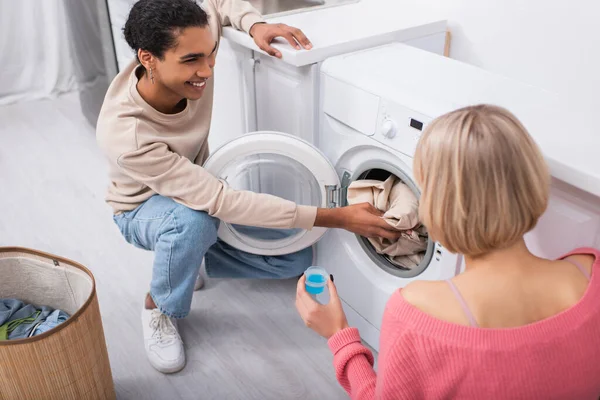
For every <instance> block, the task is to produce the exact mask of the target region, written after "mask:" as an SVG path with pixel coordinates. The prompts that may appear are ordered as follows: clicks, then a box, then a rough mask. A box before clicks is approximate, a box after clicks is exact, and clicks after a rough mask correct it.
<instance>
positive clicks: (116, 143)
mask: <svg viewBox="0 0 600 400" xmlns="http://www.w3.org/2000/svg"><path fill="white" fill-rule="evenodd" d="M203 7H204V9H202V8H200V6H198V4H196V2H194V1H193V0H140V1H138V2H137V3H135V5H134V6H133V8H132V10H131V12H130V14H129V17H128V20H127V23H126V24H125V29H124V33H125V39H126V40H127V43H128V44H129V45H130V46H131V48H132V49H133V50H134V51H135V52H136V55H137V59H136V60H135V61H134V62H132V63H131V64H130V65H129V66H128V67H127V68H126V69H125V70H123V71H121V73H119V75H117V77H116V78H115V79H114V81H113V82H112V84H111V86H110V88H109V90H108V93H107V94H106V98H105V100H104V104H103V106H102V111H101V113H100V117H99V119H98V126H97V138H98V143H99V145H100V147H101V148H102V150H103V152H104V153H105V154H106V157H107V159H108V162H109V174H110V181H111V183H110V187H109V189H108V195H107V202H108V203H109V204H110V205H111V206H112V208H113V211H114V220H115V222H116V224H117V226H118V227H119V229H120V231H121V233H122V234H123V236H124V237H125V239H126V240H127V241H128V242H129V243H131V244H133V245H135V246H137V247H140V248H143V249H146V250H151V251H154V267H153V271H152V281H151V283H150V292H149V293H148V295H147V296H146V300H145V304H144V308H143V310H142V324H143V325H142V326H143V332H144V342H145V348H146V353H147V355H148V358H149V360H150V363H151V364H152V366H154V367H155V368H156V369H157V370H159V371H161V372H164V373H170V372H176V371H179V370H181V369H182V368H183V367H184V365H185V354H184V348H183V344H182V342H181V337H180V335H179V333H178V330H177V323H176V318H183V317H185V316H186V315H187V314H188V313H189V311H190V305H191V303H192V294H193V290H194V288H195V287H199V286H201V280H200V279H199V275H198V272H199V270H200V268H201V265H202V264H203V263H205V265H206V271H207V273H208V274H209V275H210V276H218V277H234V278H290V277H294V276H299V275H301V274H302V272H303V271H304V270H305V269H306V268H307V267H308V266H309V265H310V263H311V261H312V250H311V249H310V248H308V249H305V250H302V251H300V252H298V253H295V254H289V255H285V256H280V257H261V256H257V255H254V254H248V253H244V252H242V251H239V250H237V249H234V248H232V247H230V246H228V245H227V244H225V243H223V242H221V241H220V240H218V239H217V229H218V226H219V222H220V221H221V220H222V221H225V222H229V223H235V224H240V225H248V226H256V227H263V228H282V229H286V228H304V229H311V228H312V227H313V226H323V227H333V228H344V229H348V230H350V231H352V232H356V233H358V234H361V235H365V236H384V237H388V238H390V239H393V238H397V237H398V233H397V232H393V228H391V226H390V225H388V224H387V223H386V222H385V221H384V220H383V219H382V218H380V215H381V213H380V212H379V211H377V210H376V209H374V208H373V207H370V206H368V205H357V206H350V207H344V208H339V209H331V210H329V209H317V208H315V207H307V206H300V205H296V204H295V203H293V202H290V201H287V200H284V199H281V198H278V197H274V196H270V195H266V194H258V193H253V192H247V191H235V190H232V189H231V188H229V187H227V186H226V185H224V184H223V182H221V181H219V180H218V179H217V178H215V177H214V176H212V175H210V174H209V173H208V172H206V171H205V170H204V169H203V168H202V165H203V163H204V161H205V160H206V158H207V156H208V143H207V138H208V133H209V127H210V118H211V112H212V101H213V79H212V75H213V67H214V65H215V57H216V52H217V49H218V47H219V46H218V45H219V37H220V33H221V30H222V26H223V25H225V24H231V25H233V26H234V27H235V28H237V29H242V30H244V31H246V32H248V33H249V34H251V35H252V37H253V38H254V40H255V42H256V43H257V44H258V45H259V46H260V47H261V48H263V49H264V50H265V51H267V52H268V53H269V54H272V55H274V56H280V54H278V52H277V51H276V50H275V49H273V48H272V47H271V46H270V43H271V41H272V40H273V38H275V37H277V36H283V37H285V38H286V39H287V40H288V42H290V44H292V45H293V46H294V47H296V48H298V47H299V45H298V43H299V44H300V45H302V46H303V47H305V48H307V49H308V48H310V47H311V45H310V43H309V41H308V39H307V38H306V37H305V36H304V35H303V34H302V32H301V31H299V30H298V29H296V28H292V27H289V26H285V25H270V24H265V23H263V21H262V19H261V17H260V15H258V13H257V12H256V10H255V9H254V8H252V7H251V6H250V5H249V3H247V2H245V1H242V0H206V1H205V3H204V4H203ZM231 79H235V77H231Z"/></svg>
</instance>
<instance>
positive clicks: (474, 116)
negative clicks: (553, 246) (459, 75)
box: [414, 105, 550, 256]
mask: <svg viewBox="0 0 600 400" xmlns="http://www.w3.org/2000/svg"><path fill="white" fill-rule="evenodd" d="M414 174H415V179H416V181H417V184H418V185H419V186H420V187H421V191H422V194H421V200H420V205H419V215H420V217H421V220H422V222H423V223H424V225H425V226H426V227H427V228H428V230H429V233H430V235H431V236H432V238H433V239H434V240H436V241H439V242H440V243H441V244H442V245H443V246H444V247H446V248H447V249H448V250H450V251H451V252H453V253H461V254H465V255H469V256H478V255H482V254H485V253H488V252H490V251H492V250H496V249H502V248H506V247H508V246H510V245H512V244H514V243H516V242H517V241H518V240H519V239H521V238H522V237H523V235H524V234H525V233H527V232H528V231H530V230H531V229H533V228H534V227H535V225H536V224H537V221H538V219H539V218H540V216H541V215H542V214H543V212H544V211H545V210H546V207H547V205H548V196H549V186H550V174H549V171H548V167H547V165H546V162H545V161H544V158H543V156H542V154H541V152H540V150H539V148H538V146H537V145H536V143H535V142H534V141H533V139H532V137H531V136H530V135H529V133H527V130H526V129H525V127H524V126H523V125H522V124H521V123H520V122H519V120H518V119H517V118H516V117H515V116H514V115H513V114H511V113H510V112H509V111H508V110H506V109H504V108H501V107H496V106H491V105H478V106H472V107H466V108H462V109H459V110H456V111H453V112H451V113H448V114H445V115H443V116H441V117H439V118H437V119H435V120H434V121H432V122H431V123H430V124H429V126H428V127H427V129H425V132H424V133H423V135H422V137H421V139H420V141H419V144H418V145H417V150H416V154H415V158H414Z"/></svg>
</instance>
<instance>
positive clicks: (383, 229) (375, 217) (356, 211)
mask: <svg viewBox="0 0 600 400" xmlns="http://www.w3.org/2000/svg"><path fill="white" fill-rule="evenodd" d="M382 216H383V213H382V212H381V211H379V210H378V209H376V208H375V207H373V206H372V205H371V204H369V203H361V204H354V205H351V206H347V207H341V208H319V209H318V210H317V219H316V220H315V226H322V227H325V228H341V229H345V230H347V231H350V232H354V233H356V234H358V235H360V236H364V237H369V238H372V237H382V238H386V239H390V240H397V239H399V238H400V235H401V232H399V231H397V230H396V229H394V228H392V226H391V225H390V224H388V223H387V222H385V220H384V219H383V218H382Z"/></svg>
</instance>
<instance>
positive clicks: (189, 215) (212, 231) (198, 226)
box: [173, 205, 219, 247]
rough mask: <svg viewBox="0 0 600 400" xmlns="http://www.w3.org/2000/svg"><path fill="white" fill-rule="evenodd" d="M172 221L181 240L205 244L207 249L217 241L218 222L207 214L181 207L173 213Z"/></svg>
mask: <svg viewBox="0 0 600 400" xmlns="http://www.w3.org/2000/svg"><path fill="white" fill-rule="evenodd" d="M173 219H174V222H175V225H176V227H177V229H178V233H179V234H181V236H182V238H183V240H186V241H192V242H198V243H200V242H201V243H206V245H207V247H210V246H212V245H213V244H214V243H215V242H216V241H217V232H218V230H219V220H218V219H217V218H214V217H211V216H210V215H208V213H206V212H204V211H197V210H193V209H191V208H189V207H186V206H183V205H181V206H180V207H177V209H176V210H175V211H174V212H173Z"/></svg>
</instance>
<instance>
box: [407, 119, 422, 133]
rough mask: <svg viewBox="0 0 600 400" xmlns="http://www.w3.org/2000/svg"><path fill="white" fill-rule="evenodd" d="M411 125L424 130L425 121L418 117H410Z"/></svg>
mask: <svg viewBox="0 0 600 400" xmlns="http://www.w3.org/2000/svg"><path fill="white" fill-rule="evenodd" d="M410 126H411V127H413V128H415V129H418V130H420V131H422V130H423V123H422V122H421V121H417V120H416V119H413V118H411V119H410Z"/></svg>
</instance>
